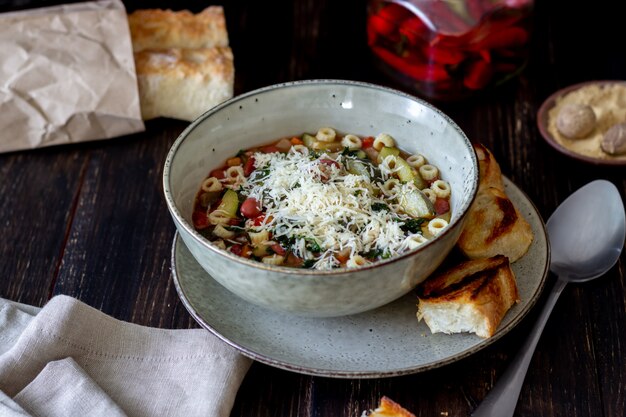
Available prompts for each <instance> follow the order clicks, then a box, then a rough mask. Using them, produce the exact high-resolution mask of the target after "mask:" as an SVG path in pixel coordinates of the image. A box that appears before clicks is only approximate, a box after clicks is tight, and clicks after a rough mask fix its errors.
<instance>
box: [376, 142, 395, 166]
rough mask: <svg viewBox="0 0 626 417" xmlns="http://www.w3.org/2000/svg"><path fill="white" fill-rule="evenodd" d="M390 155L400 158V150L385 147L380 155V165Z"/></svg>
mask: <svg viewBox="0 0 626 417" xmlns="http://www.w3.org/2000/svg"><path fill="white" fill-rule="evenodd" d="M389 155H393V156H400V149H398V148H395V147H390V146H383V148H382V149H381V150H380V152H379V153H378V163H379V164H380V163H381V162H382V161H383V159H385V158H386V157H388V156H389Z"/></svg>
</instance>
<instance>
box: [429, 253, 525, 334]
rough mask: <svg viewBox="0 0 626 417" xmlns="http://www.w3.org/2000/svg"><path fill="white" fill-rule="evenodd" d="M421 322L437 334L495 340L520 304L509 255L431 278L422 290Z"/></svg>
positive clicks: (478, 262)
mask: <svg viewBox="0 0 626 417" xmlns="http://www.w3.org/2000/svg"><path fill="white" fill-rule="evenodd" d="M418 299H419V304H418V310H417V318H418V320H420V321H421V320H424V321H425V322H426V325H428V327H429V328H430V330H431V332H433V333H439V332H442V333H447V334H450V333H460V332H471V333H476V334H477V335H478V336H480V337H484V338H487V337H491V336H493V334H494V333H495V331H496V329H497V328H498V325H499V324H500V321H502V318H503V317H504V315H505V314H506V312H507V311H508V310H509V309H510V308H511V306H513V304H515V303H516V302H519V293H518V290H517V283H516V281H515V275H514V273H513V270H511V266H510V263H509V260H508V259H507V257H506V256H502V255H497V256H494V257H492V258H485V259H476V260H470V261H465V262H463V263H461V264H459V265H457V266H455V267H453V268H451V269H449V270H447V271H445V272H443V273H441V274H439V275H437V276H435V277H431V278H429V279H427V280H426V281H425V282H424V284H422V286H421V287H420V289H419V290H418Z"/></svg>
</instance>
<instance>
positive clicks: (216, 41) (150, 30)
mask: <svg viewBox="0 0 626 417" xmlns="http://www.w3.org/2000/svg"><path fill="white" fill-rule="evenodd" d="M128 26H129V28H130V34H131V38H132V42H133V51H134V52H141V51H145V50H150V49H170V48H186V49H195V48H213V47H216V46H221V47H224V46H228V32H227V31H226V19H225V18H224V9H223V8H222V7H221V6H209V7H207V8H206V9H204V10H203V11H201V12H200V13H196V14H194V13H191V12H190V11H188V10H181V11H172V10H161V9H142V10H136V11H134V12H132V13H130V14H129V15H128Z"/></svg>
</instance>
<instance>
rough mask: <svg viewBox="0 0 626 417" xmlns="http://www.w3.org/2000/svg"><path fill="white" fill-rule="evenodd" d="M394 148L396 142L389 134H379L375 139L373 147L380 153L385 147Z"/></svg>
mask: <svg viewBox="0 0 626 417" xmlns="http://www.w3.org/2000/svg"><path fill="white" fill-rule="evenodd" d="M385 146H386V147H388V148H393V147H394V146H396V141H395V140H394V138H392V137H391V135H390V134H388V133H379V134H378V136H376V139H374V143H373V144H372V147H373V148H374V149H376V150H377V151H379V152H380V150H381V149H382V148H383V147H385Z"/></svg>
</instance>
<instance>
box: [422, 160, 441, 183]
mask: <svg viewBox="0 0 626 417" xmlns="http://www.w3.org/2000/svg"><path fill="white" fill-rule="evenodd" d="M419 173H420V175H421V176H422V178H424V179H425V180H426V181H432V180H436V179H437V178H438V177H439V169H438V168H437V167H436V166H434V165H430V164H426V165H422V166H421V167H419Z"/></svg>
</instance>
